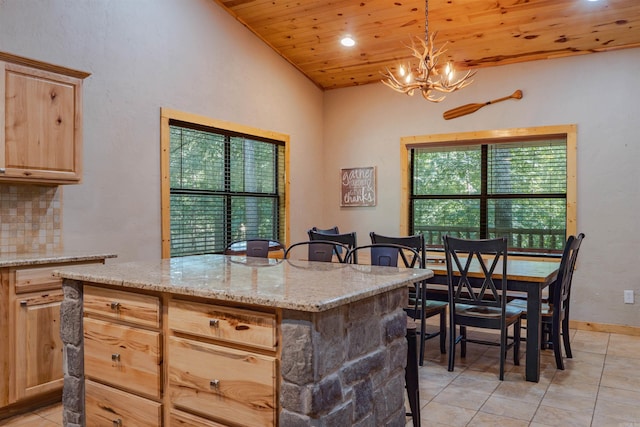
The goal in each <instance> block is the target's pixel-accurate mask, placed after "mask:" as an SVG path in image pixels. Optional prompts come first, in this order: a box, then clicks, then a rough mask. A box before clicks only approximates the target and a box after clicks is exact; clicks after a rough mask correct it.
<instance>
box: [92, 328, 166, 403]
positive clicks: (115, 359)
mask: <svg viewBox="0 0 640 427" xmlns="http://www.w3.org/2000/svg"><path fill="white" fill-rule="evenodd" d="M83 322H84V365H85V366H84V369H85V375H86V376H87V377H89V378H93V379H97V380H100V381H101V382H105V383H107V384H112V385H115V386H118V387H121V388H126V389H128V390H129V391H131V392H135V393H142V394H145V395H147V396H150V397H155V398H159V397H160V392H161V378H162V377H161V367H162V355H161V344H160V340H161V335H160V333H158V332H154V331H148V330H144V329H139V328H132V327H130V326H125V325H119V324H114V323H110V322H105V321H102V320H98V319H92V318H88V317H85V318H84V321H83Z"/></svg>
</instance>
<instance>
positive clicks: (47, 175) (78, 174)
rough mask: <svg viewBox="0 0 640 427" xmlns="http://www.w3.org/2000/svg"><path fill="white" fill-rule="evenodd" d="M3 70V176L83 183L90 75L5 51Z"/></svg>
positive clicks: (0, 174) (0, 90) (0, 141)
mask: <svg viewBox="0 0 640 427" xmlns="http://www.w3.org/2000/svg"><path fill="white" fill-rule="evenodd" d="M0 71H1V72H0V181H13V182H37V183H42V184H77V183H79V182H80V181H81V179H82V82H83V79H84V78H86V77H88V76H89V74H88V73H85V72H82V71H77V70H72V69H69V68H65V67H60V66H56V65H51V64H47V63H43V62H39V61H34V60H30V59H27V58H22V57H18V56H15V55H11V54H8V53H3V52H0Z"/></svg>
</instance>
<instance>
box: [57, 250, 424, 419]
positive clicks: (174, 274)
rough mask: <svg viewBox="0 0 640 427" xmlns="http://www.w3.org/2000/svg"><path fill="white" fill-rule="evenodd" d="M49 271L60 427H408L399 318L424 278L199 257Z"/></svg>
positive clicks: (417, 273) (418, 273)
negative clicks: (61, 353) (58, 340)
mask: <svg viewBox="0 0 640 427" xmlns="http://www.w3.org/2000/svg"><path fill="white" fill-rule="evenodd" d="M56 274H57V275H59V276H60V277H62V278H63V279H64V281H63V284H64V286H63V288H64V294H65V299H64V301H63V307H62V311H61V317H62V339H63V342H64V343H65V387H64V395H63V404H64V412H63V414H64V415H63V417H64V425H65V426H76V425H89V426H90V425H109V426H114V425H124V426H126V425H133V424H135V425H149V426H154V425H157V426H160V425H172V426H173V425H184V426H186V425H192V426H221V425H231V426H233V425H243V426H253V425H255V426H264V425H266V426H274V425H280V426H296V425H305V426H307V425H317V426H335V425H340V426H348V425H397V426H404V425H405V408H404V366H405V363H406V340H405V332H406V315H405V313H404V311H403V309H402V308H403V307H404V305H405V304H406V301H407V289H408V286H410V285H411V284H413V283H415V282H417V281H420V280H423V279H426V278H429V277H431V276H432V272H431V271H430V270H421V269H402V268H390V267H376V266H369V265H352V264H337V263H317V262H306V261H291V260H285V261H282V260H273V259H261V258H244V257H229V256H222V255H203V256H193V257H184V258H172V259H163V260H157V261H149V262H132V263H120V264H110V265H106V266H99V267H98V266H96V267H93V266H87V267H72V268H63V269H60V270H59V271H57V272H56ZM85 391H86V395H85Z"/></svg>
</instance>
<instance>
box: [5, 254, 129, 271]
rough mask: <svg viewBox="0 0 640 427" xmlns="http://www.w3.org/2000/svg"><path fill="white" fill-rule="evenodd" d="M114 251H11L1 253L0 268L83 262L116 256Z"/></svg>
mask: <svg viewBox="0 0 640 427" xmlns="http://www.w3.org/2000/svg"><path fill="white" fill-rule="evenodd" d="M116 256H117V255H116V254H113V253H93V252H91V251H66V250H57V251H48V252H27V253H11V254H2V255H0V268H2V267H22V266H30V265H33V266H37V265H41V264H56V263H65V262H83V261H93V260H101V259H106V258H115V257H116Z"/></svg>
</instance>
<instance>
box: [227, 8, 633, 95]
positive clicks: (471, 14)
mask: <svg viewBox="0 0 640 427" xmlns="http://www.w3.org/2000/svg"><path fill="white" fill-rule="evenodd" d="M216 1H217V3H218V4H220V5H221V6H222V7H223V8H224V9H226V10H227V11H228V12H229V13H231V14H232V15H233V16H235V17H236V19H238V20H239V21H240V22H242V23H243V24H244V25H245V26H247V27H248V28H249V29H250V30H251V31H253V32H254V33H255V34H256V35H257V36H258V37H260V38H261V39H262V40H264V41H265V42H266V43H267V44H268V45H270V46H271V47H272V48H273V49H274V50H275V51H276V52H278V53H279V54H280V55H282V56H283V57H284V58H285V59H286V60H287V61H289V62H290V63H291V64H293V65H294V66H295V67H297V68H298V69H299V70H300V71H301V72H302V73H304V74H305V75H306V76H307V77H308V78H309V79H311V80H312V81H313V82H314V83H315V84H316V85H317V86H319V87H320V88H321V89H324V90H326V89H334V88H341V87H347V86H355V85H363V84H368V83H374V82H379V81H380V78H381V74H380V72H381V71H382V70H384V68H385V67H389V68H390V69H391V70H394V69H395V67H396V66H397V65H399V64H400V63H401V62H403V61H404V62H406V61H408V60H409V59H410V51H409V49H408V48H407V47H406V46H407V45H410V44H411V41H412V38H415V37H420V38H422V39H424V25H425V3H424V0H216ZM428 26H429V32H434V31H437V32H438V36H437V38H436V47H439V46H441V45H442V44H443V43H444V42H445V41H447V42H448V43H447V46H446V49H447V52H446V53H445V54H444V55H443V56H442V57H441V60H440V64H444V63H445V62H446V61H453V62H454V64H455V66H456V69H458V70H462V69H466V68H481V67H487V66H495V65H502V64H509V63H515V62H523V61H533V60H539V59H548V58H556V57H562V56H569V55H579V54H585V53H595V52H600V51H606V50H611V49H621V48H630V47H640V0H599V1H588V0H430V1H429V24H428ZM347 34H349V35H351V36H352V37H353V38H354V39H355V40H356V43H357V44H356V45H355V46H354V47H351V48H345V47H343V46H341V45H340V43H339V41H340V39H341V38H342V37H343V36H345V35H347ZM445 56H447V58H446V59H445V58H444V57H445Z"/></svg>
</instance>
